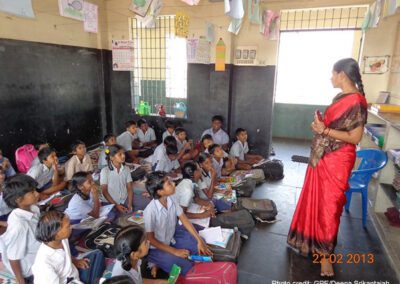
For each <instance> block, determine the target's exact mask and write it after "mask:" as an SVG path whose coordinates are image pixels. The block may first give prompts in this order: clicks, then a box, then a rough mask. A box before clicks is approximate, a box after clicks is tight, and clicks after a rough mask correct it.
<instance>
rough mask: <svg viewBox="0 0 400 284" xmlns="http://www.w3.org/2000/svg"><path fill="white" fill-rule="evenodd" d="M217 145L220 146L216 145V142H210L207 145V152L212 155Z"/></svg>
mask: <svg viewBox="0 0 400 284" xmlns="http://www.w3.org/2000/svg"><path fill="white" fill-rule="evenodd" d="M218 147H221V146H220V145H218V144H212V145H211V146H210V147H208V152H209V153H210V154H211V155H214V153H215V149H217V148H218Z"/></svg>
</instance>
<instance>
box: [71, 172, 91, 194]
mask: <svg viewBox="0 0 400 284" xmlns="http://www.w3.org/2000/svg"><path fill="white" fill-rule="evenodd" d="M88 175H90V173H88V172H76V173H75V174H74V175H73V176H72V179H71V181H70V183H71V188H70V191H71V192H73V193H76V194H78V195H79V196H80V197H81V198H82V199H83V200H88V199H89V198H90V196H89V195H86V194H84V193H83V192H82V191H81V190H80V189H79V187H80V186H82V185H83V184H84V183H85V181H86V179H87V177H88Z"/></svg>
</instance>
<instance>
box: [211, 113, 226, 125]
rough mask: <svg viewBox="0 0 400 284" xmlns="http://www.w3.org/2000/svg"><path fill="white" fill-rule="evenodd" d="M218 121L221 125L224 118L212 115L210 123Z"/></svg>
mask: <svg viewBox="0 0 400 284" xmlns="http://www.w3.org/2000/svg"><path fill="white" fill-rule="evenodd" d="M216 120H217V121H219V122H221V123H224V118H223V117H222V115H214V116H213V117H212V118H211V121H212V122H214V121H216Z"/></svg>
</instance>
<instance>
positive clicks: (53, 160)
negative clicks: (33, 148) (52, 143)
mask: <svg viewBox="0 0 400 284" xmlns="http://www.w3.org/2000/svg"><path fill="white" fill-rule="evenodd" d="M38 157H39V161H40V164H39V165H36V166H33V167H31V168H30V169H29V171H28V173H27V175H29V176H31V177H32V178H34V179H35V180H36V181H37V183H38V192H39V193H40V194H41V199H45V198H46V197H47V196H49V195H51V194H53V193H56V192H59V191H60V190H62V189H64V188H66V185H67V183H66V182H65V181H63V180H62V178H61V177H60V173H59V169H58V159H57V155H56V151H55V150H54V149H52V148H50V147H45V148H43V149H42V150H40V151H39V154H38Z"/></svg>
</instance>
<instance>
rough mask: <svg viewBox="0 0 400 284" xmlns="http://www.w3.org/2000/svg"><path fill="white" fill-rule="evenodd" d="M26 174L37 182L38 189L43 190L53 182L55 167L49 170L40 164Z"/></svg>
mask: <svg viewBox="0 0 400 284" xmlns="http://www.w3.org/2000/svg"><path fill="white" fill-rule="evenodd" d="M26 174H27V175H28V176H31V177H32V178H33V179H34V180H36V182H37V183H38V188H42V187H43V186H44V185H46V184H48V183H49V182H50V181H51V180H52V178H53V175H54V169H53V167H51V168H50V169H49V168H48V167H47V166H46V165H45V164H39V165H36V166H33V167H31V168H30V169H29V171H28V172H27V173H26Z"/></svg>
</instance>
